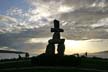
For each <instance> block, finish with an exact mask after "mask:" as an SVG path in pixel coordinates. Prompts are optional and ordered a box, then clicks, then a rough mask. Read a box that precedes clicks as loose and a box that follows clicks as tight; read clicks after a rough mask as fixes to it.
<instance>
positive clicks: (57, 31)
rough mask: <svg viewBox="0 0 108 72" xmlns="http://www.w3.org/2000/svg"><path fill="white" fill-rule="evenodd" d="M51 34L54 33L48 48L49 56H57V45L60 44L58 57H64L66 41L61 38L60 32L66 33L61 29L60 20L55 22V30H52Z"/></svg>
mask: <svg viewBox="0 0 108 72" xmlns="http://www.w3.org/2000/svg"><path fill="white" fill-rule="evenodd" d="M51 32H54V34H53V37H52V39H50V40H49V41H48V45H47V48H46V54H47V55H55V44H58V48H57V52H58V55H60V56H63V55H64V51H65V45H64V42H65V39H61V38H60V32H64V30H63V29H60V24H59V21H58V20H54V28H51Z"/></svg>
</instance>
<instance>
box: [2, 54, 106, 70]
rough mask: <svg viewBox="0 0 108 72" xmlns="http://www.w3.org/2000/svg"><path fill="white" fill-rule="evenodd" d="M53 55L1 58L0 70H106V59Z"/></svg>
mask: <svg viewBox="0 0 108 72" xmlns="http://www.w3.org/2000/svg"><path fill="white" fill-rule="evenodd" d="M54 57H55V58H54ZM54 57H53V58H52V57H51V58H50V57H49V56H48V58H47V57H45V56H44V57H43V56H42V55H40V56H38V57H32V58H27V59H25V58H22V59H11V60H2V61H0V72H36V71H37V72H108V59H101V58H96V57H93V58H88V57H75V56H72V55H70V56H64V57H62V58H61V57H58V56H54ZM55 60H56V61H55Z"/></svg>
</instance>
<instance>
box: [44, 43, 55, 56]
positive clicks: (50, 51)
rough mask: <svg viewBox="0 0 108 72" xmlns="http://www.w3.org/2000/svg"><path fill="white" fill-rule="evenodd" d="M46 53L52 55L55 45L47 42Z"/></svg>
mask: <svg viewBox="0 0 108 72" xmlns="http://www.w3.org/2000/svg"><path fill="white" fill-rule="evenodd" d="M46 54H48V55H54V54H55V46H54V44H51V43H49V44H48V45H47V48H46Z"/></svg>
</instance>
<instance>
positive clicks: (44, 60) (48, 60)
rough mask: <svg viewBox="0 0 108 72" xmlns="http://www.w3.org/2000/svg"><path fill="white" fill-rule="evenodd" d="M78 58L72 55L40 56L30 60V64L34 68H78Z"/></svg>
mask: <svg viewBox="0 0 108 72" xmlns="http://www.w3.org/2000/svg"><path fill="white" fill-rule="evenodd" d="M80 61H81V60H80V58H79V57H76V56H73V55H65V56H59V55H57V54H56V55H53V56H51V55H46V54H41V55H39V56H37V57H32V58H31V63H32V65H34V66H78V65H79V64H80Z"/></svg>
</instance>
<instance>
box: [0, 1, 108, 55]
mask: <svg viewBox="0 0 108 72" xmlns="http://www.w3.org/2000/svg"><path fill="white" fill-rule="evenodd" d="M54 19H58V20H60V26H61V28H63V29H64V31H65V32H64V33H62V34H61V35H62V37H63V38H65V39H66V41H65V45H66V51H65V54H73V53H83V52H98V51H105V50H108V0H0V50H15V51H24V52H29V53H30V54H36V55H38V54H41V53H43V52H45V49H46V45H47V41H48V39H50V38H51V37H52V33H51V32H50V28H51V27H53V20H54Z"/></svg>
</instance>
